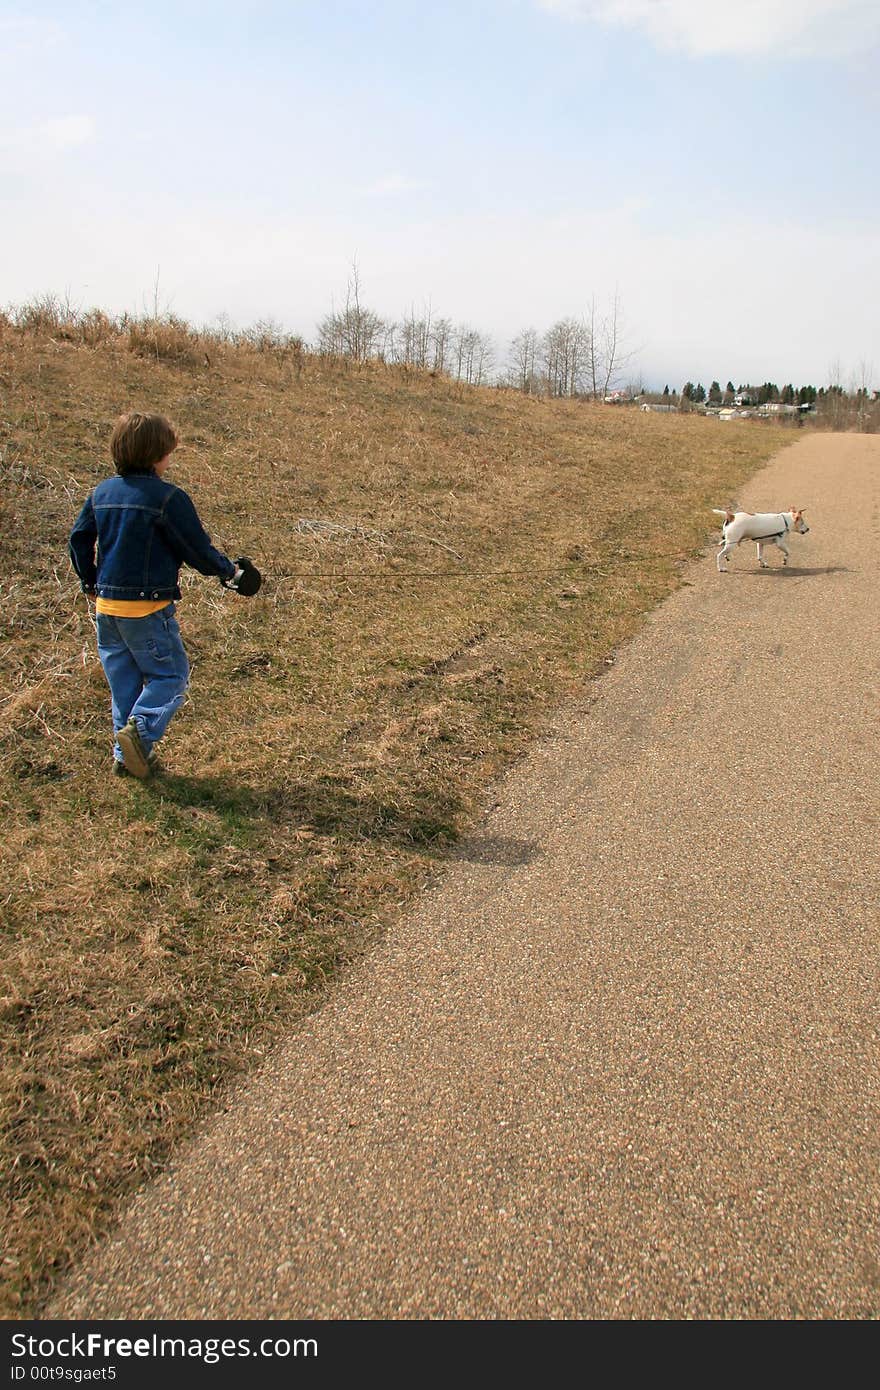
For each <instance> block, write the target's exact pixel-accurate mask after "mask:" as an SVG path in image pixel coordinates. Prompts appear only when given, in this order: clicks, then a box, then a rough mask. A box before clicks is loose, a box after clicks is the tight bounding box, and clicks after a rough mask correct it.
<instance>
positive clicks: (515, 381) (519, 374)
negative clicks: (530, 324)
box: [507, 328, 539, 392]
mask: <svg viewBox="0 0 880 1390" xmlns="http://www.w3.org/2000/svg"><path fill="white" fill-rule="evenodd" d="M538 348H539V340H538V331H537V329H535V328H524V329H523V331H522V333H519V334H517V336H516V337H515V338H514V340H513V342H512V343H511V344H510V351H509V354H508V371H507V377H508V381H509V382H510V385H511V386H515V387H516V388H517V390H519V391H525V392H532V391H535V390H536V389H537V387H538V376H537V365H538Z"/></svg>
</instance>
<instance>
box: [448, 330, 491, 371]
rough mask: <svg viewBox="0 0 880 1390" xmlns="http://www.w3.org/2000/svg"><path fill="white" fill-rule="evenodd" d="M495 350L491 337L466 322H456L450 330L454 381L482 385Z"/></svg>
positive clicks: (489, 369)
mask: <svg viewBox="0 0 880 1390" xmlns="http://www.w3.org/2000/svg"><path fill="white" fill-rule="evenodd" d="M494 356H495V351H494V347H493V344H492V340H491V338H489V337H487V336H486V334H484V333H480V332H478V331H477V329H475V328H471V327H470V326H469V325H468V324H458V325H457V326H456V327H455V328H454V329H453V330H452V352H451V361H452V370H453V371H454V374H455V379H456V381H466V382H467V383H468V385H469V386H483V385H485V383H486V382H487V381H488V378H489V372H490V371H491V368H492V362H493V360H494Z"/></svg>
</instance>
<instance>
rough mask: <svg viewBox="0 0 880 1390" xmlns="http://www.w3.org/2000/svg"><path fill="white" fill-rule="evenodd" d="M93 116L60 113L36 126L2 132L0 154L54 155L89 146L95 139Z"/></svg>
mask: <svg viewBox="0 0 880 1390" xmlns="http://www.w3.org/2000/svg"><path fill="white" fill-rule="evenodd" d="M95 131H96V127H95V122H94V120H93V118H92V117H91V116H80V115H78V116H59V117H56V118H55V119H53V120H49V121H40V122H39V124H37V125H31V126H20V127H19V128H18V130H9V131H4V132H3V133H2V134H0V155H3V156H6V157H7V158H9V157H11V158H13V159H15V157H16V156H18V157H19V158H23V159H25V160H33V159H40V158H46V157H51V156H53V155H56V154H59V153H61V152H62V151H64V150H70V149H74V148H76V146H77V145H86V144H88V143H89V142H90V141H91V140H93V139H94V138H95Z"/></svg>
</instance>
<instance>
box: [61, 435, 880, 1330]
mask: <svg viewBox="0 0 880 1390" xmlns="http://www.w3.org/2000/svg"><path fill="white" fill-rule="evenodd" d="M718 428H719V429H725V428H727V429H736V428H738V426H736V425H735V424H732V425H722V424H719V425H718ZM727 500H728V499H727V498H719V499H718V503H717V505H719V506H721V505H724V503H726V501H727ZM739 500H740V501H741V502H742V503H743V504H744V505H746V506H749V507H750V508H751V509H752V510H756V511H764V510H767V511H770V510H775V509H777V508H779V507H788V506H789V505H791V504H792V503H793V504H795V505H798V506H805V507H806V508H807V519H808V521H809V522H810V525H811V527H812V529H811V531H810V534H809V535H808V536H804V537H801V536H796V537H795V538H794V539H793V540H792V542H791V550H792V559H791V564H790V567H789V568H788V569H786V570H783V569H782V568H781V567H780V560H781V556H780V555H779V553H778V552H777V551H775V550H773V551H772V553H771V555H770V563H771V569H770V570H769V571H759V570H758V568H757V565H756V561H755V550H754V546H753V545H743V546H741V547H740V549H739V550H737V551H736V552H735V553H734V555H733V557H732V561H731V570H730V573H728V574H726V575H718V574H717V573H716V570H715V561H714V550H713V551H711V552H709V553H707V554H706V556H705V557H703V558H701V559H699V560H698V561H696V562H695V563H694V565H693V566H692V568H691V570H690V571H689V574H688V579H689V581H690V582H689V583H688V584H687V585H686V586H685V587H683V588H682V589H680V590H679V591H678V592H677V593H676V594H674V595H673V596H672V597H671V598H670V599H669V600H667V601H666V602H665V603H664V604H663V605H662V606H661V607H660V608H659V609H657V610H656V612H655V613H654V614H653V615H652V616H651V618H650V619H649V621H648V623H647V625H646V627H645V628H644V629H643V631H642V633H641V634H640V635H639V636H638V637H637V638H636V639H635V640H633V641H632V642H631V643H629V644H628V645H627V646H626V647H625V648H624V649H623V650H621V651H620V652H619V653H618V656H617V660H616V663H615V664H614V666H613V667H611V668H610V669H609V672H608V674H607V676H604V677H603V678H602V679H601V680H600V681H599V682H597V683H596V684H595V685H594V686H592V687H591V688H590V691H589V697H588V700H587V701H586V702H585V704H584V706H583V708H581V709H579V710H569V711H565V712H563V714H561V715H560V718H559V721H558V729H557V731H556V733H555V734H554V736H553V737H551V738H549V739H547V740H546V741H544V742H542V743H541V744H539V745H538V746H536V747H535V748H534V750H533V752H532V754H531V755H530V756H529V757H528V758H527V759H525V760H524V761H523V762H522V763H521V764H520V765H519V766H518V767H517V768H516V769H515V771H514V772H513V773H512V774H511V775H510V776H509V777H508V778H507V779H506V780H505V781H504V783H503V784H502V786H501V787H500V788H499V790H498V804H497V806H496V807H495V808H494V809H493V810H492V811H491V812H490V813H489V814H488V815H487V816H486V818H485V820H484V821H483V822H482V823H481V824H480V825H479V826H478V827H477V829H476V831H475V833H474V835H473V837H472V838H471V839H470V840H469V841H468V843H467V844H465V845H463V846H462V848H461V854H460V857H459V859H458V861H457V862H456V863H455V864H453V865H452V866H451V868H450V869H449V870H448V871H447V872H445V873H444V874H443V876H442V880H441V881H440V882H438V883H437V884H436V885H435V886H434V887H433V888H431V889H430V890H429V891H427V892H426V893H425V894H424V895H423V897H422V898H421V899H420V900H419V902H418V904H417V905H416V907H415V909H414V910H413V911H412V912H411V913H410V914H409V915H408V916H407V918H406V919H405V920H404V921H403V922H402V923H401V924H400V926H399V928H398V929H396V930H395V931H394V932H393V934H391V935H390V936H389V938H388V939H387V940H386V941H385V942H384V943H383V944H382V945H380V946H379V947H378V948H377V949H376V950H374V951H373V952H372V954H371V955H370V956H369V957H368V958H367V959H365V960H363V961H362V962H360V963H359V964H358V965H357V966H355V967H353V968H351V969H349V970H348V971H346V972H345V974H344V975H343V976H342V977H341V978H340V979H339V981H338V982H337V983H336V985H335V986H334V987H333V989H332V990H331V992H330V995H329V998H328V1000H327V1002H326V1004H325V1005H324V1007H322V1008H321V1010H320V1011H319V1012H318V1013H316V1014H315V1015H313V1016H312V1017H310V1018H308V1019H306V1020H305V1021H304V1023H303V1024H302V1025H301V1026H299V1027H298V1028H297V1030H296V1032H295V1034H294V1035H293V1036H292V1037H291V1038H290V1040H289V1042H288V1043H287V1044H286V1045H285V1046H284V1047H283V1049H281V1050H280V1051H279V1052H278V1053H277V1054H276V1055H275V1056H274V1057H273V1058H272V1060H271V1061H270V1063H269V1064H268V1065H267V1066H266V1067H265V1069H264V1070H263V1071H262V1072H261V1073H260V1074H259V1075H258V1076H257V1077H256V1078H254V1079H253V1080H252V1081H251V1082H250V1083H249V1084H248V1085H246V1086H244V1087H243V1088H242V1089H241V1090H240V1091H239V1092H238V1093H237V1094H236V1097H235V1103H234V1104H233V1105H232V1106H231V1107H230V1109H229V1110H228V1112H227V1113H224V1114H222V1115H220V1116H217V1117H216V1118H215V1119H214V1120H213V1121H212V1122H211V1123H210V1124H209V1125H208V1126H207V1127H206V1128H205V1130H204V1131H203V1132H202V1133H201V1134H200V1135H199V1137H198V1140H197V1142H194V1143H193V1144H192V1145H191V1146H190V1147H189V1148H188V1149H187V1150H186V1151H185V1152H184V1153H183V1154H181V1156H180V1157H179V1158H178V1160H177V1162H176V1163H175V1164H174V1166H173V1167H172V1168H171V1169H170V1170H169V1171H168V1173H166V1174H165V1175H164V1176H163V1177H162V1178H161V1179H159V1180H158V1181H157V1182H155V1184H153V1185H152V1186H150V1187H149V1188H148V1189H146V1190H145V1191H144V1192H143V1193H142V1194H141V1195H140V1196H139V1197H138V1198H137V1199H136V1200H135V1201H134V1202H133V1203H132V1205H131V1207H130V1208H129V1210H128V1212H127V1215H126V1217H125V1219H124V1220H123V1222H122V1223H121V1225H120V1227H119V1228H118V1230H117V1232H116V1234H115V1236H114V1237H113V1238H112V1239H110V1240H108V1241H106V1242H105V1243H104V1244H102V1245H101V1246H99V1247H97V1248H96V1249H95V1250H94V1251H93V1252H91V1254H90V1255H89V1256H88V1257H87V1258H86V1259H85V1260H84V1261H83V1262H82V1263H81V1264H80V1265H79V1266H78V1268H77V1269H76V1270H75V1271H74V1272H73V1276H72V1277H71V1278H70V1279H69V1280H68V1282H67V1283H66V1284H65V1286H64V1287H63V1289H62V1290H61V1291H60V1293H59V1294H58V1296H57V1297H56V1299H55V1302H54V1304H53V1305H52V1307H51V1308H50V1310H49V1311H48V1314H47V1316H49V1317H51V1318H137V1319H140V1318H193V1319H198V1318H279V1319H301V1318H318V1319H336V1318H344V1319H415V1318H447V1319H456V1318H459V1319H490V1318H511V1319H531V1318H556V1319H611V1318H640V1319H641V1318H672V1319H679V1318H846V1319H849V1318H875V1317H877V1316H878V1314H880V1240H878V1225H880V1183H878V1171H880V1164H878V1148H880V1142H878V1141H880V1124H878V1099H880V1085H878V1066H877V1042H878V996H880V991H878V965H877V946H878V927H880V911H878V907H880V893H878V886H880V876H878V859H880V853H878V842H880V835H878V826H880V774H878V768H880V762H878V757H877V734H878V702H877V693H878V636H880V623H878V613H880V581H878V573H880V571H878V566H877V557H876V551H875V544H876V531H877V526H878V522H880V440H877V439H874V438H871V437H864V436H827V435H813V436H808V437H807V438H805V439H803V440H800V441H799V442H798V443H797V444H795V445H794V446H793V447H792V448H791V449H788V450H786V451H785V452H784V453H783V454H782V455H780V456H779V458H777V459H776V460H775V461H774V462H773V463H772V464H771V465H770V466H769V468H767V469H766V470H764V471H763V472H762V473H761V474H759V475H758V477H757V478H755V479H754V480H753V482H752V484H751V485H750V486H749V487H748V488H747V489H744V490H743V493H742V495H741V497H740V499H739ZM707 524H711V518H707Z"/></svg>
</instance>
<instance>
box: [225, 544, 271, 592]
mask: <svg viewBox="0 0 880 1390" xmlns="http://www.w3.org/2000/svg"><path fill="white" fill-rule="evenodd" d="M262 582H263V576H262V575H261V574H260V571H259V570H258V569H257V567H256V565H255V564H254V563H253V561H252V560H249V559H248V558H247V556H246V555H242V556H241V557H240V558H239V559H238V560H236V561H235V574H234V575H233V576H232V578H231V579H225V580H224V581H223V587H224V588H225V589H234V590H235V592H236V593H237V594H242V595H244V597H245V598H250V597H251V596H252V595H253V594H255V593H256V592H257V590H258V589H259V587H260V585H261V584H262Z"/></svg>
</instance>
